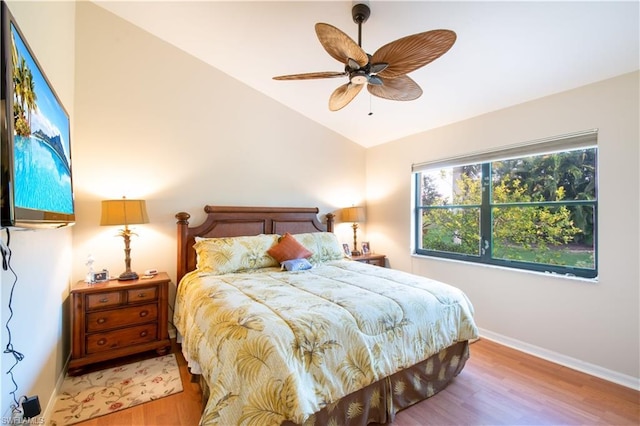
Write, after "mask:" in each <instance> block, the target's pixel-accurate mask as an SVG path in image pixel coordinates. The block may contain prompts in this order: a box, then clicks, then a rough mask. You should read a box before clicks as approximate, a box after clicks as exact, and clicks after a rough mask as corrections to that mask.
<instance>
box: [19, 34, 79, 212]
mask: <svg viewBox="0 0 640 426" xmlns="http://www.w3.org/2000/svg"><path fill="white" fill-rule="evenodd" d="M11 42H12V43H11V44H12V52H11V55H12V61H13V75H12V78H13V88H14V90H13V128H14V147H13V156H14V174H15V179H14V185H15V187H14V204H15V206H16V207H21V208H25V209H34V210H44V211H54V212H62V213H68V214H72V213H73V193H72V186H71V154H70V141H69V134H70V133H69V119H68V117H67V115H66V112H65V110H64V108H63V107H62V105H61V104H60V102H59V101H58V99H57V98H56V96H55V94H54V93H53V91H52V89H51V87H50V86H49V84H48V81H47V80H46V78H45V77H44V75H43V74H42V72H41V70H40V68H39V67H38V64H37V63H36V61H35V60H34V58H33V57H32V55H31V53H30V52H29V49H28V48H27V46H26V45H25V43H24V41H23V40H22V38H21V37H20V33H19V32H18V31H17V30H16V28H15V27H14V26H13V24H12V25H11ZM34 188H44V190H38V191H34V190H33V189H34Z"/></svg>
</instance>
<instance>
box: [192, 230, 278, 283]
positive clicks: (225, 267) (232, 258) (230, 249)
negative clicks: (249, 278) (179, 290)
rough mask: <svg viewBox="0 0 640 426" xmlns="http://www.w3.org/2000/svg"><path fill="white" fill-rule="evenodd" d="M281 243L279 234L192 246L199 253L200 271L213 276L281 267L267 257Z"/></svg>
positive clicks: (206, 241)
mask: <svg viewBox="0 0 640 426" xmlns="http://www.w3.org/2000/svg"><path fill="white" fill-rule="evenodd" d="M277 242H278V235H276V234H273V235H266V234H260V235H254V236H247V237H227V238H200V237H196V243H195V245H194V246H193V247H194V248H195V250H196V255H197V262H196V267H197V268H198V271H200V272H205V273H209V274H214V275H220V274H228V273H231V272H239V271H246V270H251V269H259V268H268V267H271V266H278V262H276V261H275V260H274V259H273V258H272V257H271V256H269V255H268V254H267V250H269V249H270V248H271V247H272V246H273V245H274V244H276V243H277Z"/></svg>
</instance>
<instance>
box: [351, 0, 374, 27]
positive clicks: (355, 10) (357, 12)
mask: <svg viewBox="0 0 640 426" xmlns="http://www.w3.org/2000/svg"><path fill="white" fill-rule="evenodd" d="M351 15H352V16H353V22H355V23H356V24H363V23H365V22H367V19H369V16H371V9H369V6H367V5H366V4H365V3H357V4H355V5H354V6H353V7H352V8H351Z"/></svg>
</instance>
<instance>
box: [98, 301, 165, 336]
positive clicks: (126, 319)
mask: <svg viewBox="0 0 640 426" xmlns="http://www.w3.org/2000/svg"><path fill="white" fill-rule="evenodd" d="M157 318H158V306H157V305H156V304H154V303H152V304H149V305H140V306H132V307H130V308H123V309H113V310H108V311H99V312H92V313H90V314H87V332H94V331H103V330H109V329H112V328H117V327H122V326H128V325H135V324H142V323H145V322H149V321H155V320H156V319H157Z"/></svg>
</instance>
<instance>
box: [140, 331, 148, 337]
mask: <svg viewBox="0 0 640 426" xmlns="http://www.w3.org/2000/svg"><path fill="white" fill-rule="evenodd" d="M147 334H149V333H148V332H147V330H144V331H141V332H140V337H146V335H147Z"/></svg>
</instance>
